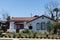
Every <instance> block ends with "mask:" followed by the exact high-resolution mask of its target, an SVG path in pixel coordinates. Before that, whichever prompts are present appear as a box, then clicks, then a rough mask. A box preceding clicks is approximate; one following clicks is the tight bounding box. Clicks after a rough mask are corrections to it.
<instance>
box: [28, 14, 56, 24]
mask: <svg viewBox="0 0 60 40" xmlns="http://www.w3.org/2000/svg"><path fill="white" fill-rule="evenodd" d="M39 18H42V19H43V18H47V19H49V20H52V21H55V22H56V20H54V19H52V18H50V17H48V16H45V15H42V16H40V17H37V18H35V19H33V20H31V21H29V22H32V21H34V20H37V19H39ZM29 22H27V23H29Z"/></svg>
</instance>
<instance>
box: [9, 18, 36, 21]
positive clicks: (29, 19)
mask: <svg viewBox="0 0 60 40" xmlns="http://www.w3.org/2000/svg"><path fill="white" fill-rule="evenodd" d="M35 18H36V17H12V18H10V21H31V20H33V19H35Z"/></svg>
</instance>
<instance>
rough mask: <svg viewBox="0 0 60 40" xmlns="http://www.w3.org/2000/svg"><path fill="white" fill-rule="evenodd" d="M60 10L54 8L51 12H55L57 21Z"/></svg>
mask: <svg viewBox="0 0 60 40" xmlns="http://www.w3.org/2000/svg"><path fill="white" fill-rule="evenodd" d="M59 11H60V10H59V9H58V8H54V9H53V12H56V20H58V12H59Z"/></svg>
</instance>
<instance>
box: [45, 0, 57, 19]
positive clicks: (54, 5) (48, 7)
mask: <svg viewBox="0 0 60 40" xmlns="http://www.w3.org/2000/svg"><path fill="white" fill-rule="evenodd" d="M57 7H58V3H57V2H55V1H51V2H49V3H47V4H46V5H45V8H46V10H47V12H48V14H49V15H51V18H53V19H54V14H53V9H54V8H57Z"/></svg>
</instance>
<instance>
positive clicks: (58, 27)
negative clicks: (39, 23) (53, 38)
mask: <svg viewBox="0 0 60 40" xmlns="http://www.w3.org/2000/svg"><path fill="white" fill-rule="evenodd" d="M52 27H53V29H54V34H55V33H57V29H60V22H55V23H53V25H52Z"/></svg>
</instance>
